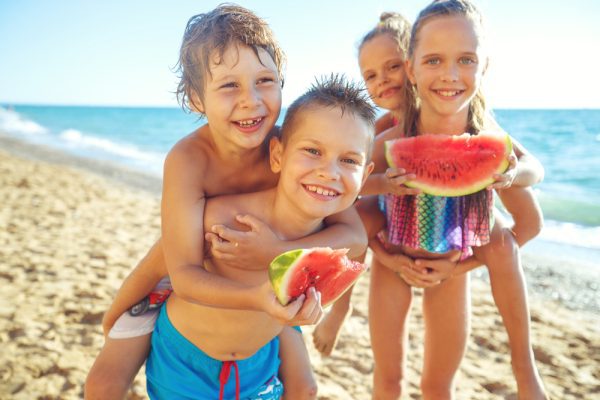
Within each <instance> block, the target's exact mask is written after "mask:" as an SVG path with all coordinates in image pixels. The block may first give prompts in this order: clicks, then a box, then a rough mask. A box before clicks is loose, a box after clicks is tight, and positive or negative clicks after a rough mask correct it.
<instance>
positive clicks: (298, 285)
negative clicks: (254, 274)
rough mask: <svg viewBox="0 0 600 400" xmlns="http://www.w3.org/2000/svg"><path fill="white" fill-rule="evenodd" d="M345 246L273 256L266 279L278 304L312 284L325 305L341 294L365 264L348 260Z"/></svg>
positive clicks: (300, 250) (304, 290)
mask: <svg viewBox="0 0 600 400" xmlns="http://www.w3.org/2000/svg"><path fill="white" fill-rule="evenodd" d="M347 252H348V249H340V250H332V249H330V248H329V247H315V248H313V249H298V250H291V251H288V252H285V253H283V254H280V255H279V256H277V257H275V259H274V260H273V261H272V262H271V265H270V266H269V279H270V280H271V284H272V285H273V289H274V290H275V294H276V295H277V298H278V299H279V301H280V302H281V304H283V305H286V304H288V303H289V302H290V301H292V300H294V299H295V298H296V297H298V296H300V295H301V294H302V293H304V292H306V290H307V289H308V288H309V287H311V286H313V287H314V288H315V289H316V290H317V291H319V292H321V304H322V305H323V306H327V305H329V304H330V303H332V302H333V301H335V300H336V299H337V298H338V297H340V296H341V295H342V294H343V293H344V292H345V291H346V290H347V289H348V288H349V287H350V286H352V284H353V283H354V282H355V281H356V280H357V279H358V277H359V276H360V274H361V273H362V272H363V271H365V269H366V268H367V266H366V265H365V264H361V263H359V262H357V261H352V260H350V259H349V258H348V257H347V256H346V253H347Z"/></svg>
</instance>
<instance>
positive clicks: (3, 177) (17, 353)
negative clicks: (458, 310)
mask: <svg viewBox="0 0 600 400" xmlns="http://www.w3.org/2000/svg"><path fill="white" fill-rule="evenodd" d="M0 139H1V140H0V144H1V147H2V148H3V149H7V148H10V153H9V152H6V151H3V150H0V205H1V206H0V284H1V286H2V288H3V291H2V294H1V296H0V348H1V351H0V399H27V400H29V399H78V398H82V396H83V382H84V379H85V376H86V374H87V371H88V370H89V368H90V366H91V365H92V362H93V360H94V357H95V355H96V354H97V353H98V351H99V349H100V347H101V346H102V343H103V337H102V334H101V328H100V321H101V318H102V313H103V312H104V311H105V310H106V308H107V307H108V305H109V303H110V301H111V298H112V296H113V295H114V293H115V291H116V289H117V288H118V286H119V285H120V282H121V280H122V279H123V278H124V277H125V275H126V274H127V273H128V272H129V271H130V270H131V268H132V267H133V266H134V265H135V264H136V262H137V261H138V260H139V259H140V257H141V256H142V255H143V254H144V252H145V251H146V250H147V249H148V248H149V246H150V245H151V244H152V243H153V242H154V240H155V239H156V238H157V236H158V234H159V226H160V218H159V197H158V196H159V194H158V189H157V188H158V187H160V182H157V180H156V179H154V180H153V179H149V178H144V177H139V176H138V178H139V179H135V182H131V181H128V182H127V184H125V183H123V182H122V180H123V179H122V178H123V176H124V175H127V174H123V173H119V174H115V173H114V171H115V170H114V169H111V168H106V167H105V166H103V167H102V168H100V169H99V168H96V167H97V166H96V167H94V166H93V165H92V166H90V165H89V163H88V162H83V163H82V162H77V163H74V162H73V159H72V158H65V156H63V155H59V156H56V155H55V154H54V155H52V154H53V153H52V152H49V153H48V154H49V155H50V156H47V155H46V156H44V154H41V153H40V150H39V149H38V150H36V149H34V148H31V147H29V146H22V145H19V144H18V143H15V142H14V141H13V142H11V141H10V140H7V139H6V138H4V139H2V138H1V137H0ZM19 146H21V147H19ZM34 150H35V151H34ZM42 153H43V151H42ZM15 154H16V155H18V157H17V156H15ZM32 157H33V158H36V159H40V158H41V159H44V160H46V161H48V160H50V161H52V162H53V163H47V162H42V161H35V160H32V159H31V158H32ZM26 158H29V159H26ZM66 160H70V161H68V162H67V161H66ZM57 162H58V163H61V164H62V165H57V164H56V163H57ZM65 162H66V163H67V164H70V165H75V164H76V165H78V167H77V168H74V167H70V166H65V165H64V163H65ZM82 167H83V168H88V169H89V168H92V169H94V170H96V171H97V172H100V173H101V174H102V175H99V174H96V173H91V172H89V171H87V170H83V169H82ZM107 171H113V172H111V173H107ZM107 176H109V177H107ZM140 187H149V188H152V190H150V191H144V190H141V189H139V188H140ZM545 262H546V264H547V261H545ZM535 264H536V260H526V262H525V265H526V269H527V268H528V267H529V266H530V265H535ZM542 267H543V268H541V269H540V268H535V270H536V271H537V273H534V274H529V277H528V279H530V288H532V287H534V288H535V287H544V288H548V287H552V286H553V285H562V284H564V278H561V277H562V275H561V274H552V273H545V274H542V273H540V271H549V270H555V269H556V268H557V267H559V266H553V265H543V266H542ZM595 276H597V275H595ZM368 279H369V278H368V274H367V275H366V276H364V277H363V278H362V279H361V281H360V282H359V284H358V287H357V288H356V289H355V291H354V293H355V294H354V297H353V303H354V305H355V309H354V312H353V315H352V317H351V318H350V319H349V320H348V322H347V323H346V325H345V327H344V329H343V333H342V336H341V340H340V343H339V345H338V348H337V349H336V351H335V352H334V354H333V355H332V356H331V357H329V358H323V357H321V356H320V355H319V354H318V353H317V352H316V351H315V350H314V349H313V348H312V340H311V338H310V333H311V330H310V329H305V337H306V341H307V345H308V347H309V350H310V354H311V358H312V361H313V365H314V368H315V370H316V373H317V376H318V383H319V399H344V400H345V399H357V400H360V399H369V398H370V390H371V376H372V370H373V363H372V357H371V352H370V348H369V335H368V325H367V290H368ZM579 283H581V287H582V288H584V289H581V290H585V288H586V287H588V288H591V289H590V290H591V292H590V293H592V294H591V296H592V297H594V296H596V297H597V291H592V289H597V287H598V285H597V282H595V281H594V282H579ZM577 290H580V289H577ZM531 297H532V315H533V316H532V319H533V328H532V329H533V342H534V350H535V355H536V358H537V360H538V365H539V369H540V372H541V374H542V376H543V378H544V381H545V384H546V386H547V388H548V390H549V392H550V394H551V396H552V398H554V399H591V398H600V327H599V324H598V322H600V318H599V316H598V314H597V313H596V312H593V311H594V310H592V311H584V310H578V311H573V310H569V309H567V308H566V307H565V306H564V305H563V304H561V303H559V302H557V301H551V300H544V297H542V296H536V293H535V291H534V293H532V294H531ZM413 310H414V313H413V316H412V325H411V326H412V329H411V334H410V339H411V342H410V343H411V352H410V354H409V381H410V384H409V398H415V399H417V398H420V396H419V394H418V379H419V372H418V371H419V368H420V365H421V362H422V357H421V351H422V348H421V346H420V344H421V343H422V320H421V316H420V313H419V301H418V300H417V302H416V304H415V306H414V307H413ZM472 331H473V333H472V336H471V339H470V342H469V347H468V351H467V355H466V357H465V360H464V362H463V365H462V368H461V373H460V375H459V378H458V386H457V394H458V398H459V399H486V400H487V399H505V398H506V399H511V398H516V396H515V384H514V380H513V378H512V374H511V369H510V359H509V355H508V354H509V351H508V346H507V338H506V334H505V333H504V329H503V328H502V324H501V320H500V317H499V315H498V312H497V310H496V308H495V307H494V305H493V302H492V299H491V295H490V290H489V286H488V285H487V284H486V283H485V282H484V281H483V280H481V279H473V330H472ZM128 398H129V399H142V398H146V395H145V379H144V375H143V373H140V374H139V375H138V377H137V379H136V381H135V384H134V386H133V388H132V390H131V392H130V394H129V396H128Z"/></svg>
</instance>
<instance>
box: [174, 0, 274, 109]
mask: <svg viewBox="0 0 600 400" xmlns="http://www.w3.org/2000/svg"><path fill="white" fill-rule="evenodd" d="M232 45H234V46H240V45H241V46H248V47H250V48H251V49H252V50H253V51H254V53H255V54H256V57H257V58H258V59H259V60H260V58H259V54H258V50H259V49H263V50H264V51H266V52H267V53H268V54H269V55H270V56H271V58H272V59H273V62H274V63H275V66H276V67H277V72H278V74H279V78H280V80H281V85H282V86H283V70H284V65H285V54H284V52H283V50H282V49H281V48H280V47H279V44H278V43H277V41H276V40H275V36H274V35H273V32H272V31H271V28H270V27H269V25H268V24H267V23H266V22H265V21H264V20H263V19H261V18H259V17H258V16H256V15H255V14H254V13H253V12H252V11H250V10H248V9H246V8H244V7H240V6H238V5H235V4H221V5H219V6H218V7H216V8H215V9H214V10H212V11H210V12H208V13H204V14H198V15H194V16H193V17H191V18H190V20H189V21H188V23H187V26H186V28H185V33H184V35H183V40H182V43H181V49H180V51H179V61H178V63H177V72H179V74H180V76H179V78H180V80H179V84H178V85H177V91H176V92H175V93H176V95H177V100H178V101H179V103H180V104H181V107H182V108H183V109H184V110H186V111H192V110H194V109H196V110H197V109H198V107H197V106H198V105H197V104H195V103H194V99H195V98H196V96H197V98H199V99H200V100H201V101H202V100H204V86H205V84H206V74H209V75H210V60H211V56H212V55H213V52H217V54H218V56H219V57H218V58H219V59H220V60H222V59H223V54H224V53H225V51H226V50H227V49H228V48H229V46H232Z"/></svg>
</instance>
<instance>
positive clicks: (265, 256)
mask: <svg viewBox="0 0 600 400" xmlns="http://www.w3.org/2000/svg"><path fill="white" fill-rule="evenodd" d="M236 220H237V221H238V222H240V223H242V224H244V225H247V226H248V227H249V228H250V230H249V231H245V232H244V231H238V230H235V229H231V228H228V227H226V226H225V225H214V226H213V227H212V232H208V233H206V234H205V235H204V237H205V239H206V240H207V241H208V242H210V247H211V254H212V255H213V257H215V258H217V259H219V260H223V261H225V262H227V263H228V264H229V265H231V266H234V267H238V268H243V269H253V270H260V269H265V268H266V267H267V266H268V265H269V263H270V262H271V261H272V260H273V255H274V254H279V253H278V252H277V251H278V250H277V249H278V248H279V247H278V246H279V244H280V243H281V241H280V240H279V238H278V237H277V236H276V235H275V234H274V233H273V231H272V230H271V229H270V228H269V227H268V226H267V225H266V224H265V223H264V222H262V221H260V220H259V219H257V218H255V217H253V216H251V215H238V216H236ZM266 249H270V250H269V251H265V250H266Z"/></svg>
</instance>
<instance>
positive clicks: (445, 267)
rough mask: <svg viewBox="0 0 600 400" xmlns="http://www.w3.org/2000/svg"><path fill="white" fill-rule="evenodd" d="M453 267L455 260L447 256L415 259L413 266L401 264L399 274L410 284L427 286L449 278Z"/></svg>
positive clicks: (454, 266)
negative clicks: (433, 258) (435, 258)
mask: <svg viewBox="0 0 600 400" xmlns="http://www.w3.org/2000/svg"><path fill="white" fill-rule="evenodd" d="M455 268H456V261H452V260H450V259H447V258H441V259H437V260H428V259H417V260H415V262H414V266H413V267H407V266H402V269H401V271H400V276H401V277H402V279H404V281H405V282H406V283H408V284H409V285H411V286H415V287H420V288H429V287H433V286H436V285H439V284H440V283H442V282H443V281H444V280H446V279H448V278H450V277H451V276H452V273H453V272H454V269H455Z"/></svg>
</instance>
